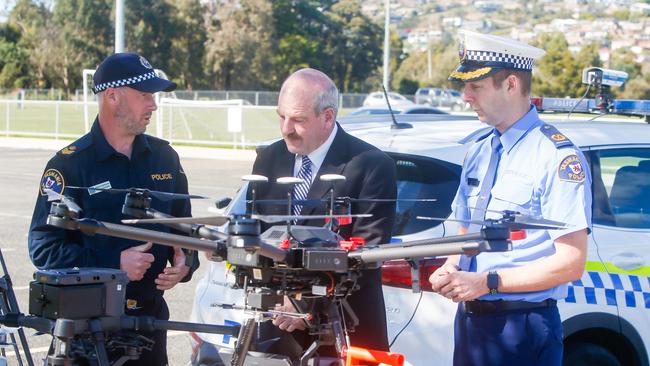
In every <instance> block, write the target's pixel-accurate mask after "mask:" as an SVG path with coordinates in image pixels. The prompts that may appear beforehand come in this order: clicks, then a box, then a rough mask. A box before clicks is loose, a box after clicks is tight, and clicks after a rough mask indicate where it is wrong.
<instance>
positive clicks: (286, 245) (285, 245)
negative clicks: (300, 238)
mask: <svg viewBox="0 0 650 366" xmlns="http://www.w3.org/2000/svg"><path fill="white" fill-rule="evenodd" d="M290 247H291V242H290V241H289V239H284V240H283V241H282V243H280V245H279V248H280V249H289V248H290Z"/></svg>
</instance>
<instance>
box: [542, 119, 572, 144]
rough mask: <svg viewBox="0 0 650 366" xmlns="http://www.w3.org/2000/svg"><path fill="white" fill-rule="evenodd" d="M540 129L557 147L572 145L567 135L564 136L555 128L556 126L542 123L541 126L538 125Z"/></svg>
mask: <svg viewBox="0 0 650 366" xmlns="http://www.w3.org/2000/svg"><path fill="white" fill-rule="evenodd" d="M540 130H541V131H542V133H543V134H544V136H546V137H547V138H548V139H549V140H551V142H552V143H553V144H554V145H555V147H556V148H558V149H559V148H561V147H566V146H573V142H571V140H569V138H568V137H566V136H564V135H563V134H562V133H561V132H560V131H558V130H557V128H555V127H553V126H551V125H549V124H546V123H544V124H543V125H542V127H540Z"/></svg>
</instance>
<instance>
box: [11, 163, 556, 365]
mask: <svg viewBox="0 0 650 366" xmlns="http://www.w3.org/2000/svg"><path fill="white" fill-rule="evenodd" d="M321 179H323V180H325V181H328V182H330V183H331V184H332V188H331V189H330V191H329V196H328V197H327V198H326V199H323V200H304V201H295V200H294V201H292V199H291V191H292V189H291V188H292V187H293V185H294V184H297V183H300V182H301V181H300V180H299V179H297V178H293V177H289V178H286V179H281V180H280V181H279V182H278V183H280V184H286V185H287V191H288V193H287V199H286V200H256V199H255V191H256V188H257V185H259V184H270V183H268V179H267V178H266V177H262V176H257V175H250V176H245V177H244V180H245V181H247V182H248V183H249V185H250V192H251V198H252V199H251V200H250V201H247V209H248V210H247V213H245V214H241V215H217V216H210V217H197V218H175V217H170V216H169V215H166V214H164V213H161V212H158V211H156V210H154V209H152V208H151V207H150V203H151V199H152V197H154V198H157V199H188V198H204V197H202V196H190V195H178V194H169V193H165V192H156V191H150V190H143V189H110V190H109V191H110V192H111V193H126V198H125V203H124V206H123V210H122V212H123V213H124V214H125V215H128V216H131V217H134V219H129V220H124V221H123V223H127V224H153V223H157V224H164V225H168V226H171V227H173V228H175V229H177V230H180V231H182V232H185V233H187V234H188V235H189V236H181V235H175V234H170V233H167V232H165V233H162V232H157V231H155V230H150V229H144V228H140V227H134V226H128V225H121V224H114V223H108V222H101V221H98V220H93V219H88V218H82V217H80V216H81V210H80V208H79V206H78V205H76V204H75V203H74V201H72V200H71V199H70V198H68V197H65V196H63V195H59V194H57V193H54V192H51V191H49V192H48V196H50V198H52V199H53V200H55V201H57V202H53V203H52V207H51V211H50V215H49V217H48V220H47V223H48V224H49V225H52V226H55V227H59V228H64V229H67V230H80V231H82V232H83V233H85V234H87V235H95V234H102V235H109V236H114V237H119V238H125V239H132V240H138V241H150V242H154V243H157V244H162V245H169V246H178V247H182V248H186V249H190V250H201V251H204V252H208V253H212V254H213V256H212V257H213V258H216V259H218V260H227V261H228V262H229V263H230V264H231V265H233V266H234V269H233V273H234V274H235V283H234V286H235V287H239V288H242V289H244V290H245V293H246V301H245V306H244V310H246V311H250V312H253V313H254V314H257V315H256V316H254V317H253V318H251V319H250V320H249V321H248V322H246V323H245V324H244V325H243V326H242V327H241V329H239V327H237V329H236V330H238V331H239V332H238V341H237V343H236V347H235V349H234V350H233V351H232V352H230V353H228V354H225V355H224V359H228V360H230V361H229V362H230V364H231V365H243V362H244V360H245V359H246V358H247V357H251V358H252V357H259V356H258V355H259V354H249V353H248V351H249V350H255V348H256V344H255V342H254V335H255V328H256V324H257V321H258V320H260V319H261V318H262V317H264V316H266V317H268V316H273V315H278V314H281V315H285V316H294V317H300V318H302V319H304V320H305V321H306V323H307V328H308V330H309V333H310V334H311V335H312V336H314V337H313V338H314V341H313V343H312V344H311V345H310V346H309V347H308V348H307V349H306V350H305V351H304V352H303V353H302V354H301V355H300V356H299V357H298V358H297V359H289V358H286V359H285V360H284V361H283V362H285V363H281V364H286V365H294V364H300V365H306V364H307V363H308V362H310V360H312V359H314V358H316V359H317V358H318V356H317V350H318V348H319V347H321V346H325V345H329V346H334V348H335V349H336V351H337V353H338V355H339V356H341V357H342V355H343V354H344V353H345V351H346V349H347V348H348V347H349V346H350V345H349V344H348V343H347V339H348V337H347V336H346V335H347V332H351V331H354V327H355V326H356V325H358V320H357V317H356V315H355V314H354V312H353V311H352V310H351V309H350V306H349V305H348V304H347V298H348V297H349V295H350V294H351V293H352V292H354V291H356V290H358V284H357V280H358V278H359V276H360V275H361V270H363V269H365V268H376V267H377V266H378V265H380V264H381V262H383V261H388V260H395V259H407V260H410V259H420V258H423V257H434V256H445V255H452V254H467V255H475V254H478V253H479V252H490V251H507V250H511V247H512V243H511V240H510V237H511V233H512V232H514V231H517V230H524V229H539V228H543V229H556V228H560V227H563V224H562V223H557V222H551V221H549V220H543V219H539V218H531V217H528V216H526V215H523V214H520V213H516V212H504V213H502V215H503V218H502V219H499V220H487V221H486V222H477V223H478V224H480V225H482V228H481V230H480V231H479V232H477V233H473V234H466V235H456V236H450V237H445V238H432V239H425V240H417V241H409V242H403V243H399V244H380V245H372V246H366V245H364V243H363V242H360V241H355V240H350V239H349V238H342V237H341V236H340V235H339V234H338V233H337V224H336V222H337V221H338V220H339V219H343V218H345V219H355V218H358V217H368V216H369V215H367V214H366V215H355V214H351V213H350V204H351V203H354V202H361V201H363V202H368V201H375V202H385V201H392V200H388V199H373V200H365V199H364V200H360V199H355V198H350V197H337V196H336V195H335V192H334V182H338V181H343V180H345V177H343V176H340V175H325V176H323V177H321ZM73 189H89V188H86V187H74V188H73ZM161 193H162V194H161ZM433 200H435V199H426V200H425V201H433ZM264 204H281V205H284V204H286V205H287V212H288V213H290V212H291V207H292V205H293V204H300V205H321V204H325V205H326V207H327V210H326V212H328V214H326V215H305V216H294V215H290V214H287V215H259V214H256V213H255V212H256V211H255V207H256V205H264ZM304 219H328V223H327V224H326V225H325V226H323V227H314V226H301V225H295V224H294V222H295V221H297V220H304ZM430 219H436V220H445V219H440V218H430ZM261 222H266V223H282V222H284V223H285V224H280V225H276V226H271V227H270V228H269V229H268V230H266V231H265V232H263V233H262V232H261ZM222 225H225V232H222V231H220V230H219V229H217V228H216V227H215V226H222ZM78 271H82V272H84V271H83V270H78ZM415 273H416V274H415V275H418V274H417V272H415ZM66 275H67V274H66ZM57 276H64V275H63V274H51V278H50V279H49V281H53V279H52V278H55V277H57ZM41 277H42V278H49V277H48V276H41ZM98 277H102V276H98ZM113 278H115V277H113ZM45 282H47V281H45ZM58 283H61V281H59V282H58ZM40 286H41V287H42V288H45V287H46V286H45V285H44V284H43V283H41V284H40ZM41 293H43V292H41ZM285 296H287V297H288V298H289V299H290V300H291V301H292V302H293V303H294V305H295V306H296V309H298V313H278V312H277V311H276V310H275V308H276V305H277V304H281V303H283V301H284V297H285ZM115 298H118V299H120V296H115ZM121 299H122V301H123V295H122V297H121ZM315 299H318V300H319V301H318V302H315V301H312V300H315ZM300 300H307V301H300ZM30 301H31V300H30ZM41 303H42V301H41ZM315 303H318V306H315V305H314V304H315ZM120 304H121V306H122V308H123V302H122V303H118V305H120ZM104 305H105V304H104ZM60 306H61V307H67V306H68V304H66V303H65V301H62V302H61V303H60ZM104 307H105V306H104ZM118 308H119V306H115V307H113V308H112V309H113V310H114V313H113V314H108V315H110V316H108V318H110V319H111V321H112V322H108V323H107V324H103V323H101V322H100V323H97V322H96V321H94V319H98V318H99V319H103V318H105V317H106V316H107V314H104V313H102V314H89V316H86V315H84V316H83V317H81V321H83V322H84V324H88V326H86V327H79V326H76V327H75V328H74V331H68V332H67V333H65V335H64V336H61V335H60V333H61V329H59V328H57V326H58V325H59V323H62V319H60V318H57V319H54V318H55V316H52V313H44V312H43V311H42V310H41V311H38V310H34V311H33V312H32V307H31V306H30V314H31V315H30V316H29V317H23V318H21V319H22V321H26V320H25V319H28V318H29V319H32V320H31V321H32V322H33V321H34V319H44V318H45V319H46V320H48V321H50V322H51V323H47V324H48V326H49V327H50V328H49V329H47V328H48V327H43V325H42V324H38V325H39V328H37V329H39V330H40V331H43V332H47V333H50V334H54V335H55V336H56V337H58V338H57V339H59V340H64V341H63V342H64V344H66V345H67V344H68V343H69V341H70V340H71V339H73V338H74V337H76V336H78V335H79V334H91V335H92V337H91V339H92V340H93V342H95V343H96V344H101V343H102V342H101V340H100V339H98V338H97V337H98V334H99V333H101V331H103V330H106V329H108V330H109V331H112V330H115V329H117V328H118V326H117V325H116V324H120V326H121V327H127V326H129V325H132V323H133V321H131V323H128V322H127V321H123V322H121V321H118V322H117V323H116V320H115V319H122V318H124V316H123V315H121V314H119V310H118ZM78 311H79V310H74V309H73V310H71V311H70V314H69V316H72V317H74V315H75V314H77V313H78ZM34 313H35V314H34ZM118 315H119V316H118ZM89 319H90V320H89ZM343 319H345V320H343ZM0 320H1V319H0ZM76 321H79V320H76ZM0 322H1V321H0ZM52 322H55V323H52ZM124 322H126V323H127V324H124ZM18 323H19V322H18V321H14V322H13V323H12V324H18ZM109 323H110V324H109ZM53 324H55V325H56V326H54V327H52V325H53ZM75 324H76V323H75ZM92 324H95V325H94V328H93V325H92ZM152 324H155V323H152ZM25 325H26V326H31V327H34V326H32V325H33V324H32V325H29V324H25ZM192 326H194V325H192ZM197 326H198V325H197ZM203 326H205V327H208V326H207V325H203ZM133 327H141V326H140V325H133ZM188 327H189V326H186V329H189V328H188ZM66 329H67V328H66ZM79 329H81V330H79ZM167 329H171V328H167ZM174 329H178V328H174ZM234 330H235V329H234V328H233V327H220V328H216V329H212V331H214V332H221V333H226V334H233V332H234ZM201 332H208V331H205V330H201ZM65 342H67V343H65ZM128 343H129V342H126V344H128ZM64 356H65V355H61V356H60V357H64ZM275 356H278V357H281V356H279V355H275ZM274 360H275V361H273V362H276V361H277V357H274ZM265 362H266V363H265ZM273 362H271V361H264V360H259V364H267V365H272V364H279V363H273ZM100 363H101V362H100ZM106 364H107V363H106Z"/></svg>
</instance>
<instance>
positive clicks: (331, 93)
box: [314, 80, 339, 117]
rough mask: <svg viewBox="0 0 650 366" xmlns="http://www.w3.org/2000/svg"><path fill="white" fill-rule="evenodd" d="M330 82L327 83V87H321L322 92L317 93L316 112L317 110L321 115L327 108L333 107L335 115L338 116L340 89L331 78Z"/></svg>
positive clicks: (317, 113)
mask: <svg viewBox="0 0 650 366" xmlns="http://www.w3.org/2000/svg"><path fill="white" fill-rule="evenodd" d="M328 84H330V85H327V86H326V87H325V88H323V89H321V90H320V92H318V93H316V96H315V100H314V112H316V115H320V114H321V113H323V111H324V110H326V109H327V108H332V109H333V110H334V116H335V117H336V115H337V113H338V110H339V90H338V89H337V88H336V85H334V83H333V82H331V80H330V82H329V83H328Z"/></svg>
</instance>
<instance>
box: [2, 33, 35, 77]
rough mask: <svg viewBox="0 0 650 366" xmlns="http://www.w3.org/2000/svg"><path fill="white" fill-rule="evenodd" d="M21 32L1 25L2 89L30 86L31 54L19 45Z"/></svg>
mask: <svg viewBox="0 0 650 366" xmlns="http://www.w3.org/2000/svg"><path fill="white" fill-rule="evenodd" d="M20 38H21V36H20V31H19V29H18V28H17V27H16V26H15V25H12V24H9V23H5V24H0V87H2V88H10V89H11V88H24V87H27V86H29V84H30V82H31V77H30V73H29V52H28V50H27V49H25V48H23V47H21V46H20V45H19V42H20Z"/></svg>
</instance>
